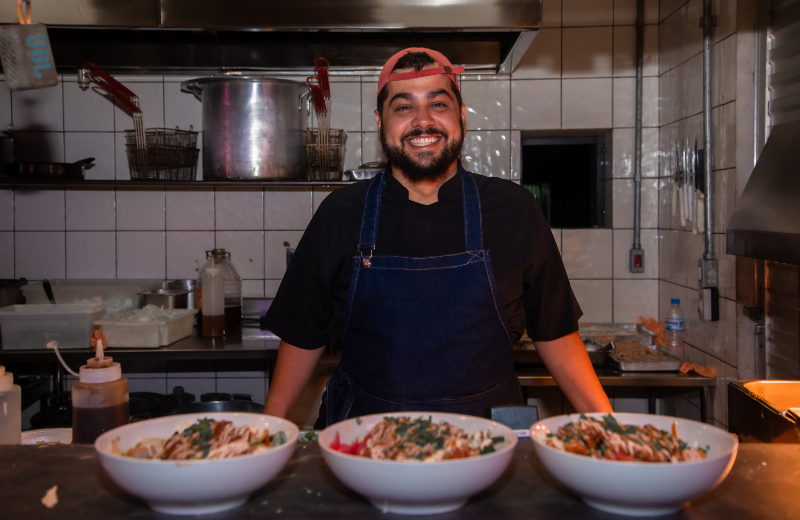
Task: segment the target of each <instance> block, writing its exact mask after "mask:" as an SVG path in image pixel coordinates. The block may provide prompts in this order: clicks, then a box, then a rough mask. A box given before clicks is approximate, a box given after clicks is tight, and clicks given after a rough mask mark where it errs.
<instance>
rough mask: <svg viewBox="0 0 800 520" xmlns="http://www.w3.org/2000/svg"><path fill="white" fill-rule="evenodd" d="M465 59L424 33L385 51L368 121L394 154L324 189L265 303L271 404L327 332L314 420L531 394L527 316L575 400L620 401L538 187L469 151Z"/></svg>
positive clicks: (291, 398) (290, 392) (580, 403)
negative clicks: (524, 369) (432, 43)
mask: <svg viewBox="0 0 800 520" xmlns="http://www.w3.org/2000/svg"><path fill="white" fill-rule="evenodd" d="M459 72H463V68H461V67H453V66H452V65H451V64H450V62H449V61H448V60H447V58H445V57H444V56H442V55H441V54H440V53H438V52H436V51H432V50H430V49H421V48H411V49H406V50H404V51H401V52H399V53H397V54H395V55H394V56H393V57H392V58H391V59H389V61H388V62H387V63H386V65H385V66H384V67H383V70H382V71H381V75H380V78H379V80H378V92H377V95H378V104H377V108H376V110H375V121H376V122H377V124H378V130H379V133H380V140H381V145H382V147H383V151H384V153H385V154H386V157H387V158H388V159H389V164H388V166H387V167H386V169H385V170H384V171H383V172H381V173H380V174H379V175H378V176H377V177H375V178H374V179H370V180H368V181H361V182H359V183H356V184H354V185H352V186H349V187H347V188H342V189H339V190H337V191H335V192H333V193H332V194H331V195H329V196H328V197H327V198H326V199H325V201H324V202H323V203H322V204H321V205H320V207H319V210H318V211H317V213H316V214H315V215H314V218H313V219H312V220H311V223H310V224H309V226H308V228H307V229H306V232H305V234H304V235H303V238H302V240H301V241H300V243H299V244H298V247H297V250H296V251H295V254H294V257H293V259H292V263H291V264H290V266H289V268H288V270H287V272H286V275H285V276H284V278H283V281H282V282H281V286H280V288H279V290H278V294H277V295H276V297H275V300H274V302H273V303H272V306H271V307H270V310H269V311H268V312H267V315H266V318H265V321H266V325H267V326H268V328H269V329H270V330H272V331H273V332H274V333H275V334H277V335H278V337H280V338H281V345H280V350H279V352H278V360H277V364H276V367H275V373H274V377H273V381H271V386H270V390H269V394H268V396H267V404H266V406H265V408H264V412H265V413H268V414H270V415H277V416H280V417H285V416H286V415H287V414H288V413H289V412H290V411H291V409H292V408H293V407H294V405H295V403H296V402H297V399H298V398H299V396H300V394H301V393H302V391H303V389H304V388H305V385H306V384H307V382H308V380H309V378H310V376H311V373H312V371H313V369H314V367H315V366H316V363H317V361H318V360H319V359H320V357H321V356H322V354H323V350H324V346H325V345H326V344H327V343H328V342H332V343H333V344H334V345H335V346H336V347H337V349H338V350H340V351H341V352H342V360H341V362H340V364H339V367H338V368H337V370H336V375H335V376H334V377H333V378H332V379H331V380H330V381H329V382H328V385H327V388H326V391H325V395H324V397H323V403H322V407H321V408H320V416H319V419H318V421H317V424H316V427H317V428H322V427H325V426H327V425H329V424H332V423H334V422H338V421H341V420H344V419H346V418H348V417H353V416H358V415H366V414H372V413H395V412H406V411H416V410H419V411H432V412H454V413H462V414H470V415H479V416H486V415H487V414H488V413H489V410H490V409H491V407H493V406H499V405H511V404H523V403H524V402H525V401H524V397H523V394H522V389H521V388H520V386H519V383H518V381H517V378H516V375H515V373H514V367H513V360H512V344H513V343H514V342H515V341H517V340H518V339H519V338H520V337H521V336H522V334H523V332H524V331H525V329H526V328H527V331H528V334H529V335H530V337H531V338H532V339H533V340H534V342H535V344H536V348H537V350H538V352H539V354H540V355H541V357H542V359H543V360H544V362H545V364H546V365H547V367H548V368H549V369H550V372H551V373H552V374H553V377H554V378H555V380H556V382H557V383H558V384H559V386H560V387H561V388H562V389H563V391H564V392H565V394H566V395H567V397H568V398H569V399H570V401H571V402H572V404H573V406H574V407H575V409H576V410H578V411H580V412H608V411H611V405H610V404H609V401H608V398H607V397H606V395H605V393H604V392H603V389H602V387H601V386H600V383H599V381H598V380H597V377H596V375H595V373H594V370H593V369H592V366H591V363H590V362H589V357H588V355H587V354H586V349H585V347H584V345H583V343H582V342H581V339H580V337H579V336H578V333H577V330H578V318H579V317H580V316H581V310H580V307H579V306H578V303H577V301H576V300H575V297H574V295H573V294H572V289H571V288H570V285H569V279H568V278H567V275H566V272H565V270H564V265H563V264H562V262H561V257H560V255H559V252H558V248H557V247H556V244H555V241H554V240H553V235H552V233H551V232H550V229H549V227H548V226H547V223H546V222H545V220H544V218H543V217H542V214H541V212H540V210H539V208H538V206H537V205H536V201H535V200H534V198H533V196H532V195H531V194H530V193H529V192H528V191H527V190H525V189H523V188H521V187H520V186H518V185H516V184H514V183H512V182H510V181H506V180H502V179H497V178H493V177H491V175H492V173H493V172H490V171H486V172H479V173H481V174H482V175H476V174H474V173H470V172H467V171H465V170H464V169H463V168H462V166H461V163H460V161H459V156H460V154H461V149H462V147H463V143H464V135H465V133H466V124H465V120H466V106H465V105H464V103H463V102H462V99H461V92H460V85H459V79H458V76H457V74H458V73H459Z"/></svg>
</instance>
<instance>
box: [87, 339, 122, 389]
mask: <svg viewBox="0 0 800 520" xmlns="http://www.w3.org/2000/svg"><path fill="white" fill-rule="evenodd" d="M121 377H122V367H121V366H120V364H119V363H114V359H113V358H110V357H105V356H104V355H103V340H102V339H98V340H97V353H96V354H95V357H93V358H92V359H88V360H86V364H85V365H84V366H82V367H81V371H80V380H81V383H87V384H93V383H111V382H112V381H117V380H118V379H120V378H121Z"/></svg>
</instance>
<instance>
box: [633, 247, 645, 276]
mask: <svg viewBox="0 0 800 520" xmlns="http://www.w3.org/2000/svg"><path fill="white" fill-rule="evenodd" d="M629 268H630V271H631V272H632V273H643V272H644V249H631V256H630V264H629Z"/></svg>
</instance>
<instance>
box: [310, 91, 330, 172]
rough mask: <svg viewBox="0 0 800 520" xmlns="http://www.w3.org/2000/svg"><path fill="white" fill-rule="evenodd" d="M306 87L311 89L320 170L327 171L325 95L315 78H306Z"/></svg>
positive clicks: (328, 131)
mask: <svg viewBox="0 0 800 520" xmlns="http://www.w3.org/2000/svg"><path fill="white" fill-rule="evenodd" d="M306 82H307V83H308V86H309V87H310V88H311V96H312V97H313V99H314V109H315V113H316V115H317V152H318V154H319V155H318V156H319V164H320V170H321V171H322V172H323V174H324V173H325V172H327V171H328V134H329V133H330V130H329V125H328V108H327V105H326V104H325V94H324V93H323V91H322V87H321V86H320V79H319V78H318V77H317V76H310V77H308V78H306Z"/></svg>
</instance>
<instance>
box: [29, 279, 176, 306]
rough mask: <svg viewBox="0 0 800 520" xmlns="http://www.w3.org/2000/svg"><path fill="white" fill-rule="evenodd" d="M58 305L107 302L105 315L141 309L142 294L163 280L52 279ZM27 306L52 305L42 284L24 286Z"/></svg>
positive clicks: (51, 282) (157, 287) (155, 287)
mask: <svg viewBox="0 0 800 520" xmlns="http://www.w3.org/2000/svg"><path fill="white" fill-rule="evenodd" d="M50 284H51V285H52V287H53V297H54V298H55V300H56V303H87V304H88V303H92V304H98V303H104V304H105V306H106V314H114V313H115V312H118V311H121V310H125V309H141V308H142V300H143V299H142V296H141V293H143V292H146V291H150V290H153V289H159V288H160V287H161V281H160V280H116V279H113V280H112V279H98V280H60V279H59V280H50ZM22 293H23V294H24V295H25V300H26V302H27V303H29V304H30V303H33V304H40V303H41V304H45V303H50V300H48V299H47V295H46V294H45V292H44V288H43V287H42V284H41V282H36V283H30V284H28V285H25V286H23V287H22Z"/></svg>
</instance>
